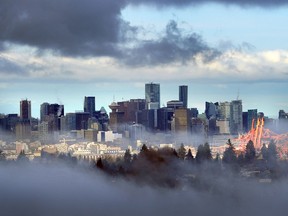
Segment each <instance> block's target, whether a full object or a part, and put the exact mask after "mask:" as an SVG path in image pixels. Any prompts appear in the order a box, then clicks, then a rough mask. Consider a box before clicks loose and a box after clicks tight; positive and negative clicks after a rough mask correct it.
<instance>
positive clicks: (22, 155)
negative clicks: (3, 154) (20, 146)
mask: <svg viewBox="0 0 288 216" xmlns="http://www.w3.org/2000/svg"><path fill="white" fill-rule="evenodd" d="M17 161H18V162H21V163H22V162H24V163H26V162H29V159H28V158H27V157H26V155H25V152H24V150H22V151H21V152H20V154H19V155H18V157H17Z"/></svg>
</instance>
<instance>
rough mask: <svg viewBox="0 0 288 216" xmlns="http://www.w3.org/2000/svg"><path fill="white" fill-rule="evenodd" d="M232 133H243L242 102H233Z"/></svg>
mask: <svg viewBox="0 0 288 216" xmlns="http://www.w3.org/2000/svg"><path fill="white" fill-rule="evenodd" d="M230 132H231V133H232V134H239V133H242V132H243V118H242V100H234V101H232V102H231V108H230Z"/></svg>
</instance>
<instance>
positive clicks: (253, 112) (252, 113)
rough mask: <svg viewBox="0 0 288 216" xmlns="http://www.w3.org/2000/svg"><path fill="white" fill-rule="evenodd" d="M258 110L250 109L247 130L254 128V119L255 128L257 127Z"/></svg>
mask: <svg viewBox="0 0 288 216" xmlns="http://www.w3.org/2000/svg"><path fill="white" fill-rule="evenodd" d="M257 113H258V111H257V109H250V110H248V114H247V115H248V116H247V130H248V131H249V130H250V129H251V128H252V122H253V119H254V128H256V123H257V115H258V114H257Z"/></svg>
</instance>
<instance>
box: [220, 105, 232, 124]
mask: <svg viewBox="0 0 288 216" xmlns="http://www.w3.org/2000/svg"><path fill="white" fill-rule="evenodd" d="M230 109H231V103H230V102H227V101H226V102H220V103H219V106H218V112H219V119H221V120H229V119H230Z"/></svg>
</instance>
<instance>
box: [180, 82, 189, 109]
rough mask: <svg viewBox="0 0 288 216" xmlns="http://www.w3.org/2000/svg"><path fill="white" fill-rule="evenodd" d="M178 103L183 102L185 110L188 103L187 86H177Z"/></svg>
mask: <svg viewBox="0 0 288 216" xmlns="http://www.w3.org/2000/svg"><path fill="white" fill-rule="evenodd" d="M179 101H182V102H183V107H185V108H187V103H188V86H186V85H181V86H179Z"/></svg>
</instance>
